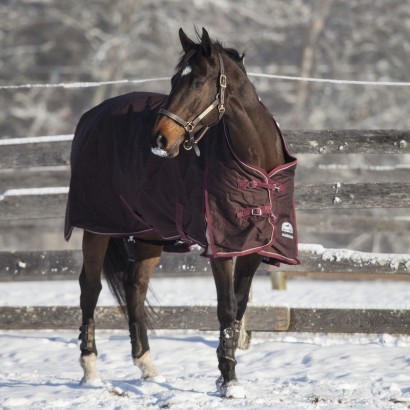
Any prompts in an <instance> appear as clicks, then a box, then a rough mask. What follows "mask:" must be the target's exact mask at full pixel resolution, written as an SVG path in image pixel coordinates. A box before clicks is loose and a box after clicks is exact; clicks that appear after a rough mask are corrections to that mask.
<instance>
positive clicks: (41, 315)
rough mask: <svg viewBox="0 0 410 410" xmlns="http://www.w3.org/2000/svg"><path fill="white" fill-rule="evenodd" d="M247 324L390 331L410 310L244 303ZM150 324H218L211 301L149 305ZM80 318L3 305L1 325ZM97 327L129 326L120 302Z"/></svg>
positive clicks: (67, 309) (404, 324) (406, 320)
mask: <svg viewBox="0 0 410 410" xmlns="http://www.w3.org/2000/svg"><path fill="white" fill-rule="evenodd" d="M247 315H248V316H247V329H248V330H249V331H255V332H284V331H289V332H324V333H394V334H410V310H407V309H344V308H318V309H312V308H289V307H286V306H284V307H280V306H279V307H272V306H252V305H251V306H248V309H247ZM153 317H154V320H153V328H154V329H197V330H215V331H216V330H218V329H219V324H218V321H217V316H216V307H215V306H163V307H154V308H153ZM80 321H81V312H80V309H79V307H75V306H48V307H42V306H36V307H28V306H20V307H13V306H3V307H0V328H1V329H13V330H20V329H73V331H74V330H76V329H77V327H78V325H79V324H80ZM96 322H97V327H98V328H99V329H124V330H126V329H127V327H128V326H127V323H126V321H125V319H124V318H123V316H122V315H121V313H120V310H119V308H118V307H114V306H109V307H97V310H96Z"/></svg>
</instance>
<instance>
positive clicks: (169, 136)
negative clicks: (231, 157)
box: [152, 28, 226, 158]
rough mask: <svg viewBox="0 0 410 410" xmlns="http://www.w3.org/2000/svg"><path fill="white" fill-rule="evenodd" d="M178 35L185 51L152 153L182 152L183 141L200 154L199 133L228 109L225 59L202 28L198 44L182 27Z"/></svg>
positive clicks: (161, 113) (156, 127) (156, 128)
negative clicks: (198, 145) (226, 105)
mask: <svg viewBox="0 0 410 410" xmlns="http://www.w3.org/2000/svg"><path fill="white" fill-rule="evenodd" d="M198 37H199V36H198ZM179 38H180V41H181V45H182V48H183V51H184V54H183V56H182V58H181V61H180V62H179V64H178V65H177V68H176V73H175V74H174V76H173V77H172V79H171V92H170V94H169V96H168V98H167V100H166V102H165V104H164V105H163V106H162V107H161V108H160V110H159V112H158V118H157V120H156V123H155V125H154V129H153V136H152V152H153V153H154V154H156V155H159V156H162V157H168V158H174V157H176V156H177V155H178V154H179V150H180V146H181V144H183V146H184V148H185V149H191V148H192V147H194V148H195V151H196V153H197V154H198V155H199V149H198V147H197V142H198V140H199V138H198V137H196V135H197V133H198V132H199V131H200V130H201V129H204V130H205V131H206V130H207V128H208V127H209V126H211V125H213V124H215V123H216V122H218V121H219V119H220V118H221V117H222V115H223V113H224V111H225V107H224V98H225V89H226V76H225V75H224V68H223V61H222V57H221V56H220V54H219V52H218V50H217V48H216V46H215V44H214V43H213V42H212V41H211V39H210V38H209V35H208V32H207V31H206V30H205V29H204V28H203V29H202V36H201V37H200V38H199V40H200V42H199V43H195V42H193V41H192V40H191V39H189V38H188V36H187V35H186V34H185V33H184V31H183V30H182V29H180V30H179ZM202 135H203V134H202ZM202 135H201V136H202Z"/></svg>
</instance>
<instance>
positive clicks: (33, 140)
mask: <svg viewBox="0 0 410 410" xmlns="http://www.w3.org/2000/svg"><path fill="white" fill-rule="evenodd" d="M73 137H74V135H73V134H63V135H49V136H43V137H25V138H4V139H0V146H1V145H21V144H41V143H45V142H47V143H48V142H61V141H72V139H73Z"/></svg>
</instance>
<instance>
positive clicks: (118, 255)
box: [104, 238, 155, 329]
mask: <svg viewBox="0 0 410 410" xmlns="http://www.w3.org/2000/svg"><path fill="white" fill-rule="evenodd" d="M133 269H134V263H133V262H131V261H129V260H128V252H127V249H126V246H125V243H124V240H123V239H122V238H110V241H109V243H108V248H107V252H106V254H105V260H104V276H105V278H106V280H107V283H108V286H109V288H110V290H111V292H112V293H113V295H114V296H115V298H116V299H117V301H118V304H119V305H120V307H121V311H122V313H123V315H124V317H125V318H126V319H127V320H128V312H127V301H126V296H125V292H124V285H123V283H124V282H125V281H126V280H127V277H128V275H132V274H133ZM154 316H155V314H154V311H153V309H152V307H151V306H150V305H149V303H148V301H146V304H145V324H146V326H147V327H148V328H151V329H152V327H153V326H152V324H153V321H154V320H155V318H154Z"/></svg>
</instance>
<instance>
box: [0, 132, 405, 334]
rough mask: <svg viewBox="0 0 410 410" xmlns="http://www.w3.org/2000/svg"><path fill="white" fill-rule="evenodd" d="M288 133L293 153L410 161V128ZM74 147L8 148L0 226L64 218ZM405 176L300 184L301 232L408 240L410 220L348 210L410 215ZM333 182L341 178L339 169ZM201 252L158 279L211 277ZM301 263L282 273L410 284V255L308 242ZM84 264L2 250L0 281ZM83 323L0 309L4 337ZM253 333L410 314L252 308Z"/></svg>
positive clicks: (56, 142)
mask: <svg viewBox="0 0 410 410" xmlns="http://www.w3.org/2000/svg"><path fill="white" fill-rule="evenodd" d="M284 135H285V139H286V141H287V143H288V145H289V147H290V149H291V151H292V152H294V153H295V154H300V153H303V154H318V155H324V154H338V155H339V154H340V155H341V154H410V130H405V131H398V130H339V131H284ZM71 140H72V136H71V135H65V136H56V137H39V138H27V139H24V138H23V139H13V140H11V139H8V140H0V170H1V173H0V179H1V178H2V177H3V184H2V185H1V186H3V187H6V188H1V186H0V189H3V192H0V228H3V227H7V226H8V224H9V225H10V223H11V222H10V221H14V222H16V224H17V225H18V223H17V221H20V222H21V223H24V221H31V223H34V222H33V220H35V219H38V221H39V224H41V222H43V223H44V221H45V220H46V218H60V220H62V218H63V217H64V210H65V202H66V197H67V191H68V188H67V187H66V184H67V182H68V168H67V166H68V164H69V157H70V147H71ZM42 167H54V171H53V172H54V174H53V173H52V172H50V173H49V174H48V175H47V178H45V179H44V175H45V173H44V172H43V171H42V170H44V169H47V168H42ZM55 167H57V168H55ZM48 169H49V170H51V168H48ZM16 170H18V172H17V173H15V171H16ZM39 170H40V171H39ZM407 171H408V169H407V168H405V167H404V168H400V169H399V168H397V169H396V168H394V169H392V172H390V173H389V172H384V173H383V179H381V178H380V179H377V178H376V180H375V181H376V182H363V181H356V183H351V182H348V183H345V182H342V183H340V182H332V183H329V182H320V181H322V180H320V181H315V183H314V184H312V183H307V180H306V179H304V178H302V179H301V180H300V181H297V185H296V189H295V204H296V208H297V209H298V211H299V212H300V214H301V218H300V226H302V227H303V229H306V230H309V229H310V230H313V231H315V232H323V231H326V232H329V231H337V232H346V233H347V232H351V231H352V230H355V229H357V230H361V231H366V232H370V233H371V232H379V231H381V230H390V231H393V232H394V233H396V234H400V235H407V234H408V231H409V229H410V218H406V217H404V218H401V219H400V218H394V217H393V216H392V217H390V216H384V217H382V218H380V217H378V218H376V219H374V217H372V216H371V215H367V216H366V218H362V217H360V216H359V215H357V214H356V215H353V216H346V215H345V214H344V212H345V211H346V210H348V209H354V210H361V211H355V212H356V213H358V212H371V210H373V209H374V208H402V209H403V210H404V209H408V208H410V182H409V180H408V179H406V178H405V177H406V172H407ZM309 172H311V171H309ZM312 172H314V169H313V168H312ZM360 172H361V171H360V170H359V171H352V172H351V173H350V175H352V176H355V175H358V174H360ZM366 172H368V171H366ZM22 175H23V177H22ZM24 175H25V177H24ZM322 175H323V173H322ZM332 175H335V176H337V171H336V173H335V172H334V173H333V174H332ZM16 178H19V181H18V183H17V182H15V181H16ZM36 178H39V179H36ZM373 179H374V178H373ZM37 180H40V181H45V182H44V183H43V185H40V186H42V187H43V188H35V189H33V188H28V187H33V186H35V185H36V182H35V181H37ZM353 180H355V179H353ZM59 181H63V185H62V187H58V188H53V185H55V183H56V182H59ZM323 181H325V179H323ZM326 181H327V180H326ZM55 186H58V185H55ZM9 187H10V188H9ZM15 188H18V189H15ZM315 210H321V212H323V214H322V215H320V216H318V215H317V214H315V215H313V214H311V212H315ZM330 210H334V211H336V212H335V217H334V218H329V217H324V216H323V215H324V214H325V213H326V212H329V211H330ZM366 210H367V211H366ZM14 222H13V223H14ZM12 232H13V231H12ZM198 254H199V251H198V250H196V251H193V252H191V253H189V254H183V255H173V254H165V255H164V257H163V258H162V260H161V265H160V266H159V267H158V269H157V270H156V272H155V275H164V276H165V275H178V276H183V275H192V274H195V275H204V274H205V275H211V269H210V266H209V260H208V259H206V258H200V257H198ZM299 258H300V260H301V262H302V264H301V265H299V266H293V267H292V266H284V267H281V271H284V272H311V273H315V272H316V273H324V272H326V273H331V272H339V273H341V274H343V273H345V274H350V273H353V272H354V273H361V274H363V275H369V276H370V275H374V274H379V275H385V276H386V277H387V276H389V275H390V276H396V275H398V274H400V275H402V276H404V277H410V255H408V254H404V255H397V254H393V255H390V254H372V253H363V252H353V251H350V250H340V249H325V248H323V247H321V246H319V245H315V246H312V245H303V244H302V245H301V246H300V255H299ZM80 265H81V253H80V251H79V250H74V251H71V250H70V251H68V250H66V251H45V252H40V251H37V252H36V251H19V252H0V280H2V281H9V280H56V279H77V278H78V273H79V271H80V267H81V266H80ZM269 271H270V269H269V268H268V267H266V266H262V267H261V270H260V271H259V273H260V274H263V273H264V274H266V273H267V272H269ZM154 316H155V319H156V320H155V323H154V328H156V329H202V330H217V329H218V324H217V321H216V308H215V307H214V306H204V307H203V306H179V307H175V306H174V307H172V306H165V307H154ZM80 320H81V319H80V311H79V309H78V308H77V307H67V306H52V307H30V306H28V307H27V306H19V307H18V306H15V307H8V306H4V307H0V328H2V329H31V328H70V329H74V328H76V327H77V326H78V324H79V323H80ZM97 320H98V323H99V328H107V329H113V328H124V329H126V327H127V326H126V323H125V321H124V320H123V319H122V318H121V315H120V312H119V310H118V308H115V307H99V308H98V309H97ZM247 329H248V330H249V331H294V332H299V331H303V332H329V333H332V332H339V333H340V332H341V333H351V332H354V333H400V334H410V309H352V308H349V309H345V308H338V309H331V308H294V307H287V306H277V307H275V306H252V305H251V306H250V307H249V309H248V311H247Z"/></svg>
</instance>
